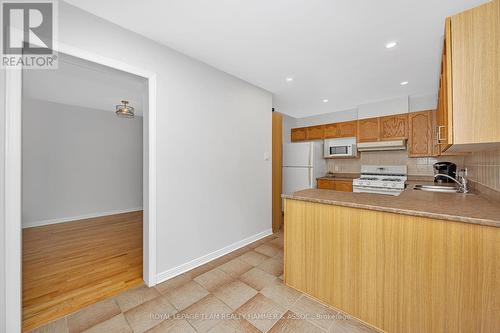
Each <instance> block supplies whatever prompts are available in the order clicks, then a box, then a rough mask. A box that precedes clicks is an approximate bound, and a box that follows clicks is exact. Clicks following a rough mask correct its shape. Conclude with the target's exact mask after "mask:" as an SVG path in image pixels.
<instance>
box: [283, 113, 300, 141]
mask: <svg viewBox="0 0 500 333" xmlns="http://www.w3.org/2000/svg"><path fill="white" fill-rule="evenodd" d="M295 127H298V125H297V119H296V118H294V117H291V116H288V115H286V114H284V115H283V129H282V132H283V143H290V142H291V137H290V130H291V129H292V128H295Z"/></svg>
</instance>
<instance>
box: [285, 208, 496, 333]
mask: <svg viewBox="0 0 500 333" xmlns="http://www.w3.org/2000/svg"><path fill="white" fill-rule="evenodd" d="M285 225H286V228H285V255H284V261H285V283H286V284H287V285H288V286H290V287H292V288H295V289H297V290H300V291H302V292H304V293H306V294H309V295H311V296H313V297H314V298H316V299H319V300H320V301H322V302H325V303H327V304H329V305H331V306H332V307H333V308H336V309H339V310H341V311H343V312H345V313H348V314H350V315H352V316H354V317H356V318H358V319H361V320H362V321H364V322H366V323H368V324H370V325H373V326H375V327H377V328H379V329H382V330H384V331H386V332H390V333H392V332H394V333H400V332H407V333H413V332H415V333H421V332H426V333H433V332H475V333H481V332H484V333H486V332H498V328H499V327H500V316H498V308H497V305H498V303H497V302H498V297H499V295H500V294H499V293H500V279H499V276H498V274H499V273H498V272H500V228H494V227H488V226H481V225H475V224H468V223H459V222H452V221H443V220H437V219H430V218H425V217H417V216H408V215H400V214H394V213H387V212H379V211H373V210H366V209H358V208H350V207H341V206H334V205H327V204H320V203H313V202H305V201H299V200H293V199H285Z"/></svg>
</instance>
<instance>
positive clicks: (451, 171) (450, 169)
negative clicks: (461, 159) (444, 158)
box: [434, 162, 457, 183]
mask: <svg viewBox="0 0 500 333" xmlns="http://www.w3.org/2000/svg"><path fill="white" fill-rule="evenodd" d="M438 173H440V174H443V175H448V176H450V177H453V178H455V179H456V178H457V165H456V164H455V163H451V162H437V163H434V174H435V175H437V174H438ZM434 182H435V183H453V180H451V179H450V178H447V177H443V176H437V177H435V178H434Z"/></svg>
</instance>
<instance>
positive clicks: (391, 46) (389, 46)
mask: <svg viewBox="0 0 500 333" xmlns="http://www.w3.org/2000/svg"><path fill="white" fill-rule="evenodd" d="M397 45H398V42H397V41H395V40H393V41H391V42H387V43H385V48H386V49H392V48H394V47H396V46H397Z"/></svg>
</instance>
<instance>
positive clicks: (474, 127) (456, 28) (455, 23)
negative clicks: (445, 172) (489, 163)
mask: <svg viewBox="0 0 500 333" xmlns="http://www.w3.org/2000/svg"><path fill="white" fill-rule="evenodd" d="M449 25H450V27H448V24H447V30H448V31H449V30H451V32H449V33H448V32H447V33H446V37H447V40H449V39H451V57H450V56H448V57H447V59H449V58H451V66H450V64H447V66H446V67H445V68H447V69H448V70H449V69H450V68H451V73H450V74H451V75H449V76H448V82H447V84H448V85H450V84H451V91H452V99H450V100H448V104H451V105H449V106H448V110H451V112H452V117H451V119H452V122H453V126H452V127H451V128H450V131H452V133H451V134H452V135H450V134H449V135H448V138H450V137H451V138H452V141H451V142H448V143H451V144H453V146H455V145H468V144H482V143H492V142H500V0H494V1H491V2H488V3H486V4H484V5H481V6H479V7H476V8H473V9H470V10H467V11H465V12H463V13H460V14H457V15H455V16H452V17H451V22H450V23H449ZM450 28H451V29H450ZM447 46H448V44H447ZM448 49H449V48H448ZM447 51H448V50H447ZM448 112H450V111H448ZM454 148H455V147H454ZM463 148H464V149H468V148H469V147H467V146H465V147H463ZM480 149H484V146H482V145H477V146H476V149H474V150H480Z"/></svg>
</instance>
